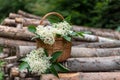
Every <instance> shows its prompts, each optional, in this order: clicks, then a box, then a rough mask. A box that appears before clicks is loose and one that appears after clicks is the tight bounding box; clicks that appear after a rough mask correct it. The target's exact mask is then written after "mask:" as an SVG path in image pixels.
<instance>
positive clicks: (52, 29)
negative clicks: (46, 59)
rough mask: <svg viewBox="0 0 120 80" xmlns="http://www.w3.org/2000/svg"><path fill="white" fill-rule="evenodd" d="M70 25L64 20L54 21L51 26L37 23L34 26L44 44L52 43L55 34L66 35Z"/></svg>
mask: <svg viewBox="0 0 120 80" xmlns="http://www.w3.org/2000/svg"><path fill="white" fill-rule="evenodd" d="M71 28H72V26H70V24H69V23H67V22H66V21H63V22H60V23H54V24H52V26H42V25H39V26H38V27H37V28H36V34H37V35H39V36H40V39H41V40H42V41H43V42H44V43H45V44H50V45H52V44H54V42H55V37H56V34H59V35H61V36H66V35H68V34H69V32H70V31H71Z"/></svg>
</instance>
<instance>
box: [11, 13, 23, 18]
mask: <svg viewBox="0 0 120 80" xmlns="http://www.w3.org/2000/svg"><path fill="white" fill-rule="evenodd" d="M22 17H23V16H22V15H19V14H16V13H10V14H9V18H10V19H15V18H22Z"/></svg>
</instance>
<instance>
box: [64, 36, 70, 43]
mask: <svg viewBox="0 0 120 80" xmlns="http://www.w3.org/2000/svg"><path fill="white" fill-rule="evenodd" d="M63 38H64V39H65V40H67V41H69V42H70V41H71V37H69V36H63Z"/></svg>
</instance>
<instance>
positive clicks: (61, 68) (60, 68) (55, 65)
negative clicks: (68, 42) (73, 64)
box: [54, 63, 69, 72]
mask: <svg viewBox="0 0 120 80" xmlns="http://www.w3.org/2000/svg"><path fill="white" fill-rule="evenodd" d="M54 67H55V69H56V70H57V71H59V72H68V71H69V70H68V69H67V68H65V67H64V66H63V65H61V64H60V63H55V64H54Z"/></svg>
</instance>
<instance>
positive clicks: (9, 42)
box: [0, 38, 36, 47]
mask: <svg viewBox="0 0 120 80" xmlns="http://www.w3.org/2000/svg"><path fill="white" fill-rule="evenodd" d="M0 45H1V46H4V47H17V46H20V45H22V46H35V45H36V43H35V42H28V41H21V40H13V39H7V38H0Z"/></svg>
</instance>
